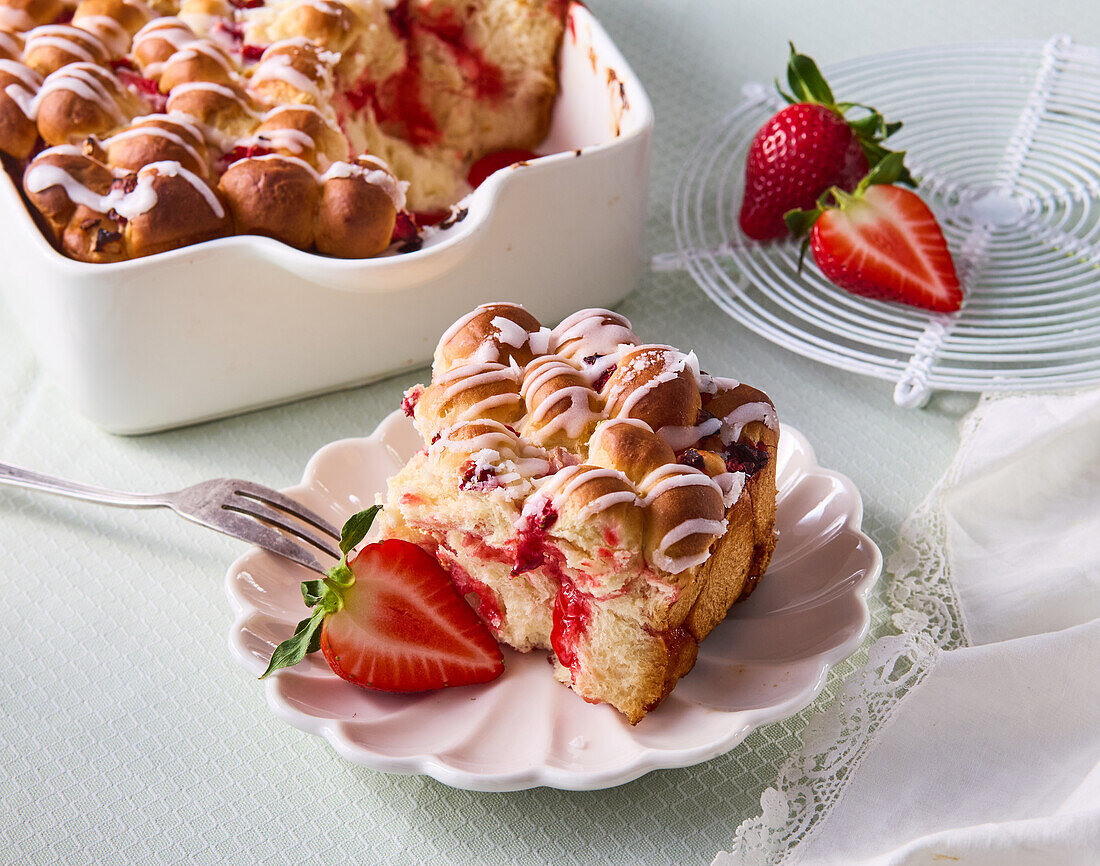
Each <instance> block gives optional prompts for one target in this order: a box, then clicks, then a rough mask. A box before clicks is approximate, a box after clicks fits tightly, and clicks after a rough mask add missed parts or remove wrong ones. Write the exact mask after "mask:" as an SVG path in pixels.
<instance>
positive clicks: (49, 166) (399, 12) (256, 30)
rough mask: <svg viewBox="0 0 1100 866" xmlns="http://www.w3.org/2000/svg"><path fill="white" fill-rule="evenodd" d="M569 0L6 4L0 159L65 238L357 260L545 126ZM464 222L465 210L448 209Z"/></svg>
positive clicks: (83, 252) (529, 145)
mask: <svg viewBox="0 0 1100 866" xmlns="http://www.w3.org/2000/svg"><path fill="white" fill-rule="evenodd" d="M565 14H566V3H565V0H149V2H145V0H79V2H73V0H0V154H2V155H3V157H4V160H3V161H4V165H5V167H6V168H7V169H8V171H9V172H10V173H11V174H12V176H13V178H15V179H16V180H19V179H21V180H22V188H23V192H24V194H25V195H26V198H27V201H28V202H29V204H30V206H31V208H32V211H33V212H34V213H35V214H36V216H37V217H39V222H40V224H41V225H42V227H43V228H44V230H45V231H46V233H47V234H48V235H49V236H50V237H51V238H52V240H53V241H54V243H55V245H56V246H57V247H58V248H59V249H60V250H61V251H62V252H64V253H65V254H67V255H69V256H71V257H72V258H75V259H79V260H81V261H88V262H113V261H120V260H125V259H130V258H136V257H139V256H145V255H151V254H153V253H157V252H161V251H164V250H169V249H174V248H177V247H181V246H185V245H187V244H193V243H198V242H200V241H205V240H210V239H212V238H217V237H222V236H225V235H230V234H259V235H267V236H269V237H273V238H276V239H277V240H280V241H282V242H284V243H286V244H289V245H291V246H294V247H297V248H299V249H305V250H313V251H316V252H319V253H323V254H326V255H332V256H339V257H345V258H362V257H366V256H372V255H376V254H378V253H380V252H382V251H384V250H386V249H387V248H389V247H390V245H391V242H394V241H397V242H400V243H401V246H402V247H404V248H406V249H414V248H416V246H417V226H418V224H419V225H424V224H428V223H434V222H438V221H439V220H441V219H443V218H445V217H446V216H447V215H448V213H449V208H450V206H451V205H452V204H454V203H455V202H456V201H458V200H459V199H460V198H462V197H463V196H464V195H466V194H467V193H468V192H469V191H470V189H471V186H472V184H474V183H476V179H478V178H480V177H482V176H483V175H484V174H485V166H486V165H489V166H496V167H499V166H501V165H505V164H508V163H510V162H515V161H519V160H521V159H523V157H524V155H533V154H530V151H531V150H532V149H533V148H535V147H537V146H538V145H539V143H540V142H541V141H542V140H543V138H544V137H545V136H546V133H547V130H548V129H549V125H550V113H551V108H552V106H553V103H554V99H555V97H556V94H557V87H558V82H557V53H558V47H559V45H560V43H561V37H562V33H563V30H564V26H565V24H564V22H565ZM456 216H457V215H456Z"/></svg>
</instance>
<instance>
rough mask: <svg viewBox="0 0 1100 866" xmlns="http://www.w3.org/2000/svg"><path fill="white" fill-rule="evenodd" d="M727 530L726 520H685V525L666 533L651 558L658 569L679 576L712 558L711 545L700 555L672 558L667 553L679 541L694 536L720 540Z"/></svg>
mask: <svg viewBox="0 0 1100 866" xmlns="http://www.w3.org/2000/svg"><path fill="white" fill-rule="evenodd" d="M727 528H728V524H727V523H726V521H725V520H708V519H706V518H704V517H692V518H690V519H688V520H685V521H684V522H683V523H680V524H678V525H676V526H674V527H673V528H672V529H670V530H669V531H668V532H667V533H665V535H664V537H663V538H662V539H661V540H660V542H659V543H658V544H657V547H656V548H655V549H654V551H653V554H652V556H651V559H652V562H653V564H654V565H656V566H657V567H658V568H660V569H662V570H664V571H667V572H668V573H669V574H679V573H680V572H682V571H686V570H687V569H689V568H693V567H694V566H696V565H700V564H701V563H703V562H706V560H707V558H708V557H709V556H710V549H709V545H708V547H707V548H706V549H704V550H702V551H700V552H699V553H696V554H689V555H685V556H677V557H670V556H669V555H668V553H667V551H668V549H669V548H670V547H672V545H674V544H676V543H677V542H678V541H683V540H684V539H685V538H690V537H691V536H693V535H709V536H711V537H713V538H718V537H720V536H722V535H723V534H725V532H726V529H727Z"/></svg>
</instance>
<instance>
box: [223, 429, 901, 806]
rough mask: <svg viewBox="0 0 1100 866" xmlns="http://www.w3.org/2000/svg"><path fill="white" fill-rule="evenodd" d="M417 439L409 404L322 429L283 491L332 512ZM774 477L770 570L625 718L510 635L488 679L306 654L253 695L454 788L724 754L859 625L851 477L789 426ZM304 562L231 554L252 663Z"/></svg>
mask: <svg viewBox="0 0 1100 866" xmlns="http://www.w3.org/2000/svg"><path fill="white" fill-rule="evenodd" d="M420 447H421V442H420V438H419V437H418V436H417V434H416V431H415V430H414V429H413V427H412V424H411V422H410V421H408V419H406V418H405V417H404V416H403V415H401V414H400V413H396V412H395V413H394V414H392V415H390V416H389V417H387V418H386V419H385V420H384V421H383V422H382V423H381V424H380V425H379V426H378V429H377V430H375V432H374V433H373V434H372V435H371V436H369V437H367V438H365V439H344V440H341V441H338V442H333V443H331V444H330V445H326V446H325V447H324V448H322V449H321V450H320V451H318V452H317V453H316V454H315V455H314V456H313V458H312V459H311V460H310V461H309V465H308V466H307V467H306V471H305V477H304V478H303V480H302V483H301V484H300V485H299V486H297V487H292V488H290V489H289V490H287V491H285V492H286V493H287V494H289V495H290V496H293V497H295V498H296V499H298V500H299V501H301V502H302V503H303V504H305V505H307V506H309V507H310V508H312V509H314V510H315V511H317V512H319V513H320V514H322V515H324V516H326V517H329V518H330V519H331V521H332V522H333V523H335V524H337V525H339V524H340V523H341V522H342V521H343V520H344V519H345V518H346V517H347V516H349V515H350V514H352V513H354V512H356V511H358V510H360V509H361V508H363V507H365V506H367V505H370V504H372V503H373V502H374V497H375V494H376V493H380V492H383V491H384V490H385V485H386V479H387V478H388V477H389V476H390V475H392V474H393V473H394V472H395V471H396V470H397V469H398V468H400V467H401V466H402V465H403V464H404V463H405V461H406V460H407V459H408V458H409V457H410V456H411V455H412V454H413V453H415V452H416V451H417V450H418V449H419V448H420ZM777 482H778V487H779V502H778V508H777V514H776V529H777V530H778V532H779V542H778V545H777V547H776V551H775V556H774V558H773V559H772V564H771V567H770V568H769V569H768V573H767V575H766V576H765V577H764V579H763V580H762V581H761V583H760V586H759V588H758V589H757V590H756V592H755V593H753V595H752V597H751V598H750V599H749V600H748V601H746V602H744V603H742V604H738V605H735V606H734V608H733V610H732V611H731V612H730V614H729V616H728V617H727V618H726V620H725V622H723V623H722V624H721V625H720V626H719V627H718V628H716V629H715V630H714V632H713V633H712V634H711V635H710V636H709V637H708V638H707V639H706V640H705V641H704V642H703V644H702V646H701V647H700V648H699V660H698V662H697V663H696V665H695V669H694V670H693V671H692V672H691V673H690V674H688V675H687V676H686V677H685V678H684V679H682V680H681V681H680V682H679V684H678V685H677V686H676V689H675V690H674V691H673V693H672V694H671V695H670V696H669V698H668V699H667V700H666V701H665V702H664V704H662V705H661V707H660V708H658V709H657V710H656V711H654V712H653V713H651V714H650V715H649V716H648V717H646V718H645V719H644V720H643V721H642V722H641V723H640V724H638V725H636V726H634V727H631V726H630V725H629V724H628V723H627V722H626V721H625V719H623V717H622V716H621V715H619V714H618V713H617V712H616V711H615V710H613V709H612V708H611V707H608V706H603V705H599V706H598V705H592V704H587V703H585V702H584V701H583V700H581V699H580V698H578V697H577V696H576V695H575V694H573V693H572V692H571V691H569V690H568V689H566V688H565V687H564V686H561V685H559V684H558V683H557V682H555V680H554V678H553V675H552V673H551V669H550V665H549V664H547V660H546V656H545V655H544V654H542V653H530V654H526V655H523V654H520V653H515V652H512V651H510V650H505V666H506V669H505V672H504V674H503V675H502V676H501V677H500V678H499V679H497V680H495V681H494V682H492V683H488V684H486V685H484V686H471V687H466V688H461V689H444V690H442V691H438V692H427V693H422V694H417V695H412V696H409V695H389V694H383V693H379V692H370V691H367V690H364V689H360V688H357V687H356V686H353V685H350V684H349V683H346V682H344V681H343V680H341V679H339V678H338V677H336V675H335V674H333V673H332V672H331V671H330V670H329V668H328V666H327V664H326V663H325V661H324V659H323V658H321V657H320V654H316V655H315V656H311V657H307V659H306V660H305V661H304V662H302V663H301V664H299V665H298V666H296V667H294V668H290V669H286V670H283V671H280V672H279V673H277V674H275V675H274V676H273V677H272V678H270V679H269V680H267V681H265V687H266V691H267V700H268V704H269V705H270V706H271V709H272V710H273V711H274V713H275V714H276V715H277V716H279V718H281V719H283V720H285V721H286V722H288V723H290V724H291V725H293V726H294V727H296V728H299V729H301V730H303V731H308V732H309V733H311V734H316V735H318V736H322V737H324V738H325V739H327V740H328V741H329V742H330V743H332V745H333V747H334V748H335V749H336V751H337V752H338V753H339V754H340V755H342V756H343V757H345V758H347V759H348V760H349V761H353V762H354V763H357V764H362V765H364V766H367V767H372V768H374V769H376V770H382V771H384V772H388V773H422V774H425V775H428V776H431V777H433V778H435V779H438V780H439V781H441V782H443V783H445V784H447V785H451V786H454V787H456V788H465V789H469V790H482V791H515V790H521V789H524V788H532V787H536V786H539V785H545V786H549V787H554V788H564V789H571V790H594V789H599V788H607V787H611V786H613V785H619V784H622V783H624V782H628V781H630V780H632V779H636V778H638V777H639V776H642V775H644V774H645V773H648V772H650V771H652V770H657V769H662V768H666V767H687V766H691V765H692V764H697V763H699V762H701V761H706V760H708V759H709V758H713V757H715V756H716V755H721V754H723V753H725V752H727V751H729V750H730V749H733V748H734V747H735V746H737V745H738V744H739V743H740V742H741V741H742V740H744V739H745V737H746V736H747V735H748V734H749V732H750V731H752V730H753V729H754V728H756V727H758V726H760V725H763V724H767V723H769V722H776V721H780V720H782V719H785V718H788V717H790V716H792V715H794V714H795V713H797V712H798V711H799V710H801V709H803V708H804V707H806V706H807V705H808V704H809V703H810V702H811V701H813V699H814V697H815V696H816V695H817V694H818V692H820V690H821V687H822V686H823V685H824V682H825V677H826V674H827V673H828V671H829V669H830V667H831V666H832V665H834V664H836V663H837V662H839V661H841V660H843V659H845V658H847V657H848V656H849V655H851V653H852V652H854V651H855V649H856V648H857V647H858V646H859V645H860V643H861V642H862V640H863V638H864V636H865V635H866V633H867V627H868V623H869V614H868V609H867V601H866V596H867V593H868V592H869V591H870V589H871V587H872V585H873V584H874V582H875V580H877V579H878V576H879V573H880V571H881V568H882V556H881V554H880V553H879V550H878V548H877V547H876V546H875V544H874V542H873V541H871V539H870V538H868V537H867V536H866V535H864V534H863V532H861V531H860V522H861V520H862V516H863V504H862V502H861V500H860V497H859V493H858V492H857V490H856V489H855V486H854V485H853V484H852V482H851V481H850V480H848V479H847V478H845V477H844V476H842V475H839V474H837V473H835V472H830V471H829V470H827V469H823V468H821V467H820V466H819V465H818V464H817V460H816V458H815V457H814V452H813V449H812V448H811V447H810V445H809V443H807V442H806V440H805V438H804V437H803V436H802V435H801V434H800V433H798V432H797V431H796V430H794V429H793V428H791V427H788V426H784V427H783V428H782V433H781V435H780V439H779V460H778V477H777ZM313 576H314V575H313V573H312V572H310V571H308V570H306V569H304V568H302V567H301V566H299V565H296V564H295V563H292V562H290V561H288V560H284V559H282V558H280V557H278V556H275V555H273V554H269V553H266V552H264V551H261V550H259V549H256V548H253V549H252V550H250V551H249V552H248V553H246V554H245V555H244V556H242V557H241V558H240V559H238V560H237V561H236V562H234V563H233V565H232V566H231V567H230V568H229V573H228V576H227V580H226V591H227V592H228V595H229V600H230V603H231V604H232V606H233V610H234V612H235V613H236V620H235V622H234V623H233V628H232V631H231V632H230V635H229V647H230V650H231V651H232V653H233V655H234V656H235V657H236V658H237V659H238V660H239V661H240V662H241V664H243V665H244V666H245V668H247V669H248V670H249V671H250V672H251V673H253V674H256V675H259V674H260V673H261V672H262V671H263V669H264V667H265V666H266V664H267V660H268V658H269V657H270V655H271V652H272V650H273V649H274V647H275V645H276V644H278V643H279V642H280V641H281V640H283V639H284V638H286V637H288V636H289V635H290V633H291V632H292V631H293V630H294V625H295V623H297V622H298V621H299V620H300V619H302V618H303V617H304V616H305V614H306V612H307V611H306V608H305V607H304V605H303V603H302V599H301V595H300V593H299V589H298V585H299V583H300V582H301V581H303V580H308V579H311V578H312V577H313Z"/></svg>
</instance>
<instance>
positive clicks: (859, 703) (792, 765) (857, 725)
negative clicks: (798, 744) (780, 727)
mask: <svg viewBox="0 0 1100 866" xmlns="http://www.w3.org/2000/svg"><path fill="white" fill-rule="evenodd" d="M938 655H939V649H938V648H937V647H936V646H934V645H933V644H932V642H931V641H930V640H929V639H928V638H927V637H925V636H924V635H919V634H905V635H895V636H892V637H885V638H882V639H881V640H879V641H877V642H876V643H875V644H874V645H873V646H872V647H871V649H870V653H869V657H868V659H867V663H866V664H865V665H864V666H863V667H862V668H861V669H860V670H859V671H858V672H857V673H855V674H853V675H852V676H851V677H849V678H848V680H847V681H846V682H845V683H844V686H843V687H842V688H841V690H840V693H839V695H838V696H837V699H836V701H835V703H833V704H832V705H831V706H830V707H829V708H828V709H827V710H823V711H821V712H819V713H817V714H816V715H814V716H813V717H812V718H811V719H810V721H809V723H808V724H807V725H806V729H805V731H804V732H803V734H802V748H801V749H800V750H799V751H798V752H797V753H796V754H795V755H793V756H792V757H790V758H789V759H788V760H787V761H786V762H785V763H784V764H783V766H782V768H781V769H780V771H779V779H778V780H777V781H776V785H775V787H773V788H768V789H767V790H766V791H764V793H763V794H761V795H760V805H761V807H762V808H763V812H762V814H761V815H760V816H759V817H758V818H755V819H752V820H748V821H745V822H743V823H742V824H741V826H739V827H738V828H737V831H736V833H735V834H734V842H733V846H732V847H731V848H730V851H729V853H726V852H722V853H720V854H719V855H718V856H717V857H716V858H715V860H714V862H713V864H712V866H772V864H778V863H788V864H789V863H793V862H794V858H795V857H796V856H797V854H796V852H795V846H796V845H799V844H800V843H802V842H804V841H805V840H806V839H808V838H809V837H810V836H812V835H813V833H814V831H815V830H816V829H817V828H818V827H819V826H820V824H821V818H822V817H823V816H824V814H825V813H826V812H827V811H828V809H829V807H830V806H831V805H832V804H833V803H835V802H836V800H837V799H838V798H839V797H840V794H841V791H842V790H843V788H844V786H845V784H846V783H847V781H848V779H849V778H850V777H851V775H852V773H854V772H855V770H856V769H857V768H858V767H859V765H860V763H861V761H862V760H863V756H864V755H865V754H866V753H867V747H868V746H869V745H870V744H871V742H872V741H873V740H874V738H875V736H876V735H877V734H878V732H879V731H881V730H883V729H884V728H885V727H886V726H887V725H888V724H889V722H890V719H891V718H893V710H894V707H895V706H897V704H898V702H899V701H900V700H901V698H902V696H903V695H906V694H910V693H912V692H913V691H914V690H915V689H917V688H918V687H919V686H920V684H921V682H923V680H924V677H925V675H926V674H927V673H928V671H929V670H930V669H931V668H932V666H933V664H934V663H935V660H936V658H937V657H938Z"/></svg>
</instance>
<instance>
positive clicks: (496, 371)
mask: <svg viewBox="0 0 1100 866" xmlns="http://www.w3.org/2000/svg"><path fill="white" fill-rule="evenodd" d="M494 382H511V383H512V386H513V388H518V386H519V381H518V379H517V377H516V373H515V371H514V370H513V369H511V368H510V367H505V366H504V365H503V364H477V363H474V364H462V365H460V366H458V367H455V368H454V369H453V370H450V371H449V372H448V373H447V374H446V375H444V376H442V377H441V378H440V380H439V384H440V385H442V386H443V397H444V399H447V400H451V399H454V398H455V397H457V396H458V395H460V394H461V393H462V392H463V391H467V390H469V389H471V388H478V387H481V386H482V385H490V384H492V383H494ZM520 399H521V398H520V396H519V392H518V391H517V390H513V389H512V388H509V389H507V390H505V391H504V392H503V393H499V394H490V395H489V396H487V397H485V398H483V399H481V400H479V401H477V402H476V403H474V404H473V405H471V406H469V407H468V408H467V409H465V410H464V411H463V412H462V413H461V414H460V415H459V420H461V421H466V420H470V419H472V418H477V417H478V416H479V415H482V414H484V413H486V412H488V411H489V410H491V409H494V408H496V407H497V406H506V405H508V404H510V403H518V402H519V401H520Z"/></svg>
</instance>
